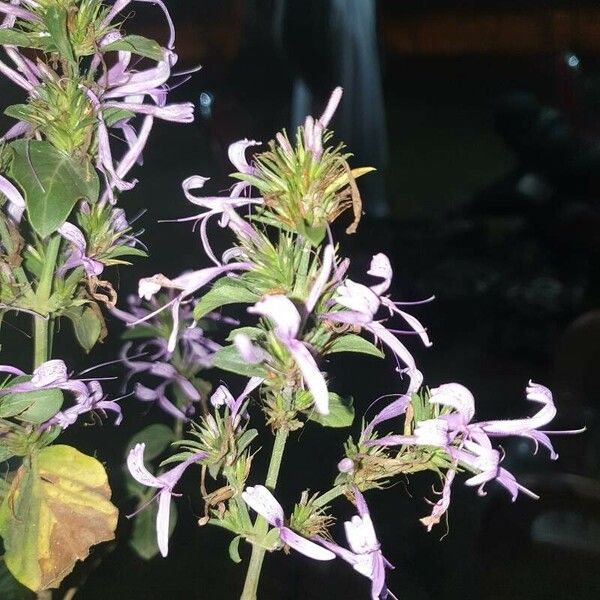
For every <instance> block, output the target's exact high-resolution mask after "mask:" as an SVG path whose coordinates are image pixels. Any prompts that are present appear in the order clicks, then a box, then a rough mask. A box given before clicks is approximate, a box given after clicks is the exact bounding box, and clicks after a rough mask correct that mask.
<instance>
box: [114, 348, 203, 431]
mask: <svg viewBox="0 0 600 600" xmlns="http://www.w3.org/2000/svg"><path fill="white" fill-rule="evenodd" d="M130 348H131V343H128V344H125V346H124V347H123V349H122V350H121V360H122V361H123V363H124V364H125V366H126V367H127V368H128V369H129V374H128V376H127V379H126V382H127V381H128V380H129V379H130V378H131V377H132V376H133V375H134V374H135V375H137V374H140V373H145V374H147V375H152V376H154V377H158V378H160V379H162V382H161V383H160V384H159V385H157V386H156V387H155V388H150V387H148V386H146V385H143V384H141V383H136V385H135V388H134V393H135V396H136V398H137V399H138V400H141V401H142V402H155V403H156V404H157V405H158V406H159V408H161V409H162V410H164V411H165V412H166V413H167V414H169V415H171V416H172V417H175V418H176V419H180V420H182V421H187V420H188V419H189V417H190V416H191V415H193V414H194V412H195V411H194V404H195V403H197V402H199V401H200V393H199V392H198V390H197V389H196V388H195V387H194V385H193V384H192V382H191V381H190V380H189V379H187V378H186V377H184V376H183V375H181V373H179V372H178V371H177V369H175V367H174V366H173V365H171V364H170V363H168V362H164V361H160V360H156V359H154V360H140V359H139V358H129V356H128V351H129V349H130ZM171 385H176V386H177V387H178V388H179V389H180V390H181V392H182V393H183V395H184V396H185V397H186V398H187V399H188V401H189V404H188V406H187V408H185V409H184V410H183V411H182V410H180V409H179V408H177V406H175V405H174V404H173V403H172V402H171V401H170V400H169V398H168V397H167V389H168V388H169V386H171Z"/></svg>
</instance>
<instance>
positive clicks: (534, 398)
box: [429, 381, 585, 460]
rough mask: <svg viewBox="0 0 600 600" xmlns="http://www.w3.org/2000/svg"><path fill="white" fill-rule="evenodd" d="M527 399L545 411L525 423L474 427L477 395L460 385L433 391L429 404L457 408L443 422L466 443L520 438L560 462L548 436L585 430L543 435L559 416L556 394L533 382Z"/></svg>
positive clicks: (500, 422)
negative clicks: (473, 420)
mask: <svg viewBox="0 0 600 600" xmlns="http://www.w3.org/2000/svg"><path fill="white" fill-rule="evenodd" d="M526 394H527V399H528V400H529V401H530V402H537V403H539V404H541V405H542V408H541V409H540V410H539V411H538V412H537V413H536V414H535V415H534V416H532V417H528V418H525V419H506V420H495V421H481V422H479V423H471V420H472V419H473V416H474V415H475V399H474V398H473V394H471V392H470V391H469V390H468V389H467V388H466V387H464V386H463V385H461V384H459V383H447V384H444V385H441V386H439V387H438V388H435V389H433V390H431V397H430V399H429V402H431V403H432V404H442V405H444V406H450V407H452V408H454V410H455V411H456V412H454V413H450V414H449V415H442V416H441V417H440V419H444V420H446V421H447V422H448V428H449V430H450V431H451V432H452V435H453V436H457V435H460V434H462V435H463V436H464V437H465V439H471V440H473V441H475V442H477V443H480V444H481V443H484V442H482V440H485V438H489V437H500V436H513V435H515V436H520V437H525V438H529V439H531V440H533V442H534V445H535V452H537V449H538V444H542V445H543V446H545V447H546V448H547V449H548V450H549V452H550V458H551V459H552V460H556V459H557V458H558V454H556V452H555V451H554V447H553V446H552V443H551V441H550V438H549V437H548V434H573V433H581V432H582V431H584V430H585V428H584V429H579V430H569V431H540V428H541V427H544V426H546V425H548V423H550V421H552V420H553V419H554V417H555V416H556V406H555V405H554V399H553V397H552V392H551V391H550V390H549V389H548V388H547V387H545V386H543V385H540V384H538V383H534V382H532V381H530V382H529V385H528V386H527V388H526Z"/></svg>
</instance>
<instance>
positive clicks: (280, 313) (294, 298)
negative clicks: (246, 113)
mask: <svg viewBox="0 0 600 600" xmlns="http://www.w3.org/2000/svg"><path fill="white" fill-rule="evenodd" d="M340 99H341V90H340V89H336V90H335V91H334V93H333V94H332V97H331V99H330V101H329V103H328V105H327V107H326V108H325V111H324V113H323V115H322V116H321V117H320V118H319V119H313V118H312V117H308V118H307V119H306V121H305V123H304V125H303V126H302V127H300V128H299V129H298V131H297V134H296V138H295V139H296V142H295V145H294V146H293V145H292V143H291V142H290V139H289V137H288V136H287V134H286V133H285V132H281V133H279V134H278V135H277V136H276V138H275V140H274V141H272V142H270V143H269V147H268V149H267V150H266V151H263V152H261V151H260V144H259V143H258V142H256V141H254V140H248V139H244V140H240V141H238V142H235V143H234V144H232V145H231V146H230V148H229V158H230V160H231V162H232V164H233V166H234V168H235V169H236V172H235V173H233V175H232V177H233V178H234V179H236V181H237V182H236V183H235V184H234V185H233V186H232V187H231V188H230V190H229V194H228V195H226V196H201V195H199V194H200V193H203V192H200V190H204V188H205V187H206V185H207V182H208V181H209V180H208V178H206V177H203V176H200V175H195V176H192V177H189V178H188V179H186V180H185V181H184V182H183V192H184V195H185V197H186V198H187V199H188V200H189V201H190V202H191V203H192V204H193V205H194V206H199V207H201V212H200V213H198V214H194V215H192V216H190V217H184V218H182V219H178V220H177V221H178V222H187V221H191V222H194V223H195V224H198V225H199V233H200V241H201V244H202V247H203V249H204V253H205V254H206V256H207V257H208V258H209V259H210V260H211V261H212V262H213V263H214V265H213V266H211V267H207V268H203V269H199V270H194V271H188V272H185V273H183V274H182V275H179V276H177V277H174V278H169V277H167V276H165V275H164V274H162V273H159V274H156V275H153V276H150V277H145V278H143V279H142V280H140V282H139V288H138V295H139V297H140V298H142V299H145V300H146V301H149V302H151V305H148V306H146V307H145V308H144V309H143V310H141V309H140V308H139V305H137V308H136V309H135V310H131V311H130V313H129V314H127V315H126V316H124V317H123V320H125V321H126V322H128V323H129V325H130V326H131V327H133V329H132V331H133V332H135V331H136V328H139V327H144V326H149V327H150V328H151V329H152V330H156V329H157V326H156V325H155V323H156V321H157V320H161V322H162V329H161V340H160V342H153V347H155V348H156V352H155V353H154V354H153V356H152V357H151V359H150V360H149V361H145V360H142V361H138V360H137V359H135V360H129V362H128V363H127V364H128V366H129V368H130V369H131V370H132V371H135V372H141V371H145V372H148V373H152V374H158V371H160V372H161V373H162V376H163V377H164V378H165V381H167V380H168V378H169V377H173V375H168V374H167V373H174V372H173V371H169V369H172V365H174V364H175V362H174V357H175V355H176V354H175V353H176V352H177V348H178V347H179V345H182V344H183V345H185V344H186V343H187V342H186V339H188V338H189V337H190V336H196V335H200V333H199V332H201V328H200V325H199V322H200V321H199V320H200V319H203V318H205V317H206V316H207V315H211V314H213V313H214V311H222V310H227V307H229V306H230V305H234V304H242V305H245V306H246V313H247V314H248V315H250V317H251V318H253V320H252V321H251V322H250V323H249V324H244V325H243V326H241V327H234V328H233V329H232V331H230V332H229V335H228V336H227V338H226V342H228V344H224V345H223V346H222V347H219V348H215V351H214V353H213V354H212V355H211V365H212V366H213V367H216V368H218V369H221V370H223V371H228V372H230V373H234V374H237V375H242V376H244V377H247V378H248V382H247V384H246V386H245V388H244V390H243V392H242V393H241V394H240V395H239V396H238V397H237V398H236V397H234V396H233V395H232V394H231V392H230V391H229V389H228V388H227V387H225V386H220V387H218V388H217V389H216V391H215V392H214V394H213V395H212V397H211V405H212V406H211V408H210V412H209V414H206V415H203V416H202V417H201V418H200V419H199V420H197V421H196V422H194V421H192V423H191V430H190V431H189V433H188V434H187V436H188V437H187V438H186V439H182V440H177V441H176V443H175V445H176V446H177V447H178V448H179V449H180V450H181V449H183V452H179V453H178V454H176V455H175V456H172V457H171V458H168V459H167V460H165V461H163V463H162V464H163V466H165V465H166V464H169V463H170V462H180V466H179V467H176V468H175V469H173V470H172V471H168V472H167V473H165V474H163V475H159V476H158V477H154V476H151V475H149V474H148V473H147V472H146V471H145V469H144V467H143V464H142V463H141V460H142V459H141V454H142V452H143V447H142V446H136V447H135V448H133V449H132V450H131V453H130V455H129V462H128V464H129V468H130V471H131V472H132V475H133V476H134V478H135V479H136V480H137V481H138V482H140V483H142V484H144V485H146V486H150V487H152V488H160V489H161V491H160V492H159V495H160V503H161V507H160V509H159V520H158V521H157V524H156V527H157V536H158V540H159V546H160V548H161V552H162V553H163V555H164V554H166V549H167V546H166V543H167V539H168V528H167V525H168V513H167V511H168V509H167V508H165V506H166V505H167V504H168V503H169V502H170V498H171V496H172V488H173V485H174V483H175V481H176V480H177V479H178V478H179V476H180V474H181V472H182V470H183V469H184V468H186V467H187V466H188V465H189V464H191V463H193V462H201V464H202V478H201V486H200V487H201V492H202V499H203V501H204V503H205V507H206V513H205V516H204V517H203V518H201V519H200V521H199V524H200V525H204V524H206V523H210V524H213V525H217V526H219V527H222V528H223V529H226V530H227V531H229V532H231V533H233V535H234V536H235V537H234V540H233V541H232V543H231V545H230V556H231V558H232V559H233V560H234V561H236V562H239V561H240V560H241V558H240V556H239V552H238V546H239V542H240V540H242V539H244V540H246V541H247V542H248V543H249V544H250V545H251V546H252V560H251V562H250V567H249V571H248V576H247V579H246V586H245V589H244V594H243V597H245V598H246V597H256V589H257V588H256V586H257V582H258V575H259V572H260V565H261V564H262V555H263V554H264V553H265V552H266V551H277V550H285V551H287V550H288V549H293V550H295V551H297V552H299V553H301V554H303V555H305V556H307V557H309V558H312V559H314V560H318V561H329V560H333V559H334V558H336V557H339V558H341V559H342V560H344V561H346V562H347V563H348V564H349V565H351V566H352V567H353V568H354V569H355V570H356V571H357V572H358V573H360V574H361V575H363V576H365V577H367V578H368V579H369V580H370V582H371V597H372V598H373V600H377V599H385V598H395V596H394V595H393V594H392V593H391V592H390V591H389V590H388V586H387V584H386V570H387V569H391V568H393V567H392V565H391V564H390V563H389V562H388V561H387V560H386V559H385V557H384V555H383V552H382V549H381V546H380V543H379V541H378V539H377V536H376V533H375V527H374V525H373V522H372V519H371V514H370V511H369V509H368V507H367V504H366V501H365V498H364V496H363V492H365V491H367V490H369V489H372V488H384V487H386V486H385V485H384V484H385V483H387V482H389V481H391V480H392V479H393V478H394V477H397V476H406V475H408V474H413V473H417V472H420V471H432V472H434V473H436V474H438V475H441V476H442V477H443V479H444V487H443V491H442V493H441V497H440V499H439V500H438V501H437V502H435V503H432V504H433V509H432V512H431V515H429V516H427V517H425V518H423V519H422V522H423V523H424V525H426V527H427V528H428V529H431V528H432V527H433V525H435V524H436V523H438V522H439V521H440V519H441V518H442V517H443V515H444V514H446V512H447V510H448V507H449V504H450V499H451V486H452V483H453V481H454V479H455V477H456V475H457V474H458V473H461V472H467V473H469V477H468V478H467V480H466V484H467V485H470V486H477V487H478V489H479V493H480V494H484V493H485V485H486V484H487V483H488V482H490V481H493V480H496V481H498V483H500V484H501V485H502V486H504V487H505V488H506V489H508V491H509V492H510V493H511V495H512V498H513V500H514V499H515V498H516V497H517V495H518V493H519V492H523V493H525V494H527V495H529V496H531V497H536V496H535V494H534V493H533V492H531V491H530V490H528V489H527V488H525V487H524V486H522V485H521V484H519V483H518V482H517V480H516V478H515V477H514V476H513V475H512V474H511V473H510V472H509V471H508V470H506V469H505V468H504V467H502V466H501V462H502V454H501V452H500V450H499V449H498V448H495V447H494V446H493V444H492V440H493V439H494V438H496V437H499V436H511V435H516V436H522V437H526V438H528V439H531V440H533V442H534V444H535V447H536V448H537V445H538V444H542V445H543V446H545V447H547V448H548V449H549V451H550V453H551V458H556V453H555V452H554V449H553V447H552V444H551V442H550V439H549V437H548V436H549V433H575V432H574V431H569V432H547V431H545V430H544V429H543V428H544V427H545V426H546V425H547V424H548V423H549V422H550V421H551V420H552V419H553V418H554V416H555V415H556V408H555V405H554V401H553V398H552V394H551V393H550V391H549V390H548V389H547V388H545V387H544V386H541V385H539V384H534V383H530V385H529V386H528V388H527V397H528V399H529V400H531V401H534V402H537V403H539V404H541V405H542V407H541V409H540V411H539V412H538V413H537V414H536V415H534V416H533V417H531V418H526V419H515V420H505V421H481V422H473V417H474V413H475V408H474V398H473V396H472V394H471V393H470V392H469V391H468V390H467V389H466V388H465V387H463V386H461V385H459V384H456V383H451V384H445V385H441V386H439V387H437V388H434V389H432V390H428V389H427V388H423V387H422V384H423V380H424V377H423V374H422V373H421V371H420V369H419V368H418V367H417V363H416V361H415V359H414V357H413V355H412V353H411V351H410V350H409V348H408V346H407V345H405V341H406V340H405V339H404V340H402V339H401V336H404V335H405V336H407V337H408V336H411V337H412V339H416V340H420V342H421V343H422V344H423V345H425V346H426V347H429V346H431V341H430V339H429V335H428V333H427V330H426V328H425V327H424V326H423V325H422V324H421V322H420V321H419V320H418V319H417V318H416V317H415V316H413V315H412V314H410V313H409V312H407V306H410V305H416V304H421V303H423V302H428V301H430V300H431V299H432V298H429V299H427V300H417V301H413V302H399V301H396V300H392V299H391V298H390V296H389V291H390V289H392V279H393V270H392V264H391V261H390V259H389V258H388V257H387V256H386V255H385V254H381V253H379V254H375V255H374V256H373V258H372V260H371V263H370V267H369V270H368V271H367V276H368V277H370V278H371V279H370V281H369V282H368V283H359V282H358V281H355V280H354V279H352V278H350V277H349V276H348V273H349V272H350V270H351V268H352V265H351V263H350V261H349V260H348V259H346V258H343V257H342V256H341V255H340V249H339V247H338V245H337V244H336V242H335V240H334V239H333V234H332V230H331V227H330V225H331V223H332V222H333V221H334V220H335V219H337V218H338V217H340V216H341V215H343V214H344V212H345V211H346V210H347V209H349V208H351V209H352V212H353V217H354V219H353V221H352V223H351V224H350V225H349V227H348V229H347V232H350V233H352V232H353V231H354V230H355V228H356V225H357V223H358V220H359V218H360V212H361V209H360V207H361V201H360V195H359V193H358V189H357V185H356V181H355V180H356V178H357V177H359V176H360V175H363V174H365V173H367V172H368V171H369V169H350V167H349V166H348V160H349V159H350V155H349V154H347V153H346V152H345V150H344V148H343V146H341V145H338V146H333V145H332V144H331V143H330V142H331V139H332V134H331V132H329V131H327V130H326V127H327V125H328V123H329V122H330V121H331V119H332V117H333V114H334V112H335V109H336V107H337V105H338V103H339V102H340ZM250 149H254V150H255V153H254V155H253V156H252V157H249V156H248V154H249V152H250ZM212 217H216V218H217V220H218V224H219V225H220V226H221V227H223V228H228V229H229V231H230V233H231V235H232V238H233V243H232V245H231V247H230V248H228V249H227V250H226V251H225V252H224V253H223V254H222V255H221V256H220V257H219V256H217V254H216V252H215V251H214V249H213V245H212V244H211V239H210V237H211V236H210V231H209V224H210V220H211V218H212ZM163 291H166V292H168V294H167V295H164V293H163V295H162V296H161V295H160V294H161V293H162V292H163ZM192 304H194V308H193V310H190V306H191V305H192ZM121 314H123V313H121ZM221 319H222V323H224V322H225V321H224V320H223V317H221ZM396 319H397V320H398V321H401V322H403V323H404V325H403V326H402V327H403V328H400V329H399V328H397V327H396V326H395V325H394V320H396ZM182 321H183V322H186V324H187V325H188V326H187V327H185V328H182V327H181V323H182ZM229 323H230V324H232V321H231V320H229ZM194 332H196V333H194ZM386 350H387V351H389V352H390V353H391V355H392V356H393V357H394V360H395V362H396V372H397V373H398V374H399V375H400V376H401V377H402V382H401V383H402V385H403V386H404V390H403V392H402V393H400V394H398V395H396V396H395V397H393V399H392V401H390V402H388V403H387V404H386V405H385V406H384V407H383V408H381V409H380V410H379V412H378V413H377V414H376V415H375V416H374V417H373V418H372V419H371V420H370V421H369V422H366V423H364V424H363V427H362V431H361V434H360V436H359V439H358V441H357V442H354V440H353V439H352V438H350V440H349V441H348V442H347V443H346V448H345V450H346V456H345V458H343V459H342V460H341V461H340V462H339V464H338V469H339V473H338V475H337V478H336V480H335V482H334V485H333V487H332V488H331V489H330V490H329V491H326V492H324V493H322V494H320V493H316V494H314V495H313V496H310V497H309V494H308V492H307V491H306V490H305V491H304V492H303V493H302V496H301V500H300V502H298V503H297V504H296V507H295V509H294V510H293V511H292V513H291V515H290V516H289V518H286V513H285V511H284V509H283V507H282V506H281V504H280V503H279V501H278V500H277V499H276V498H275V496H274V494H273V490H274V488H275V486H276V482H277V478H278V475H279V470H280V468H281V461H282V457H283V448H284V445H285V443H286V440H287V439H288V438H289V436H290V435H292V434H293V432H294V431H296V430H297V429H299V428H302V427H305V426H312V424H319V425H322V426H324V427H349V426H350V425H352V423H353V421H354V409H353V405H352V401H351V399H348V398H342V397H340V396H339V395H338V394H336V393H335V392H334V391H333V389H334V384H333V383H332V382H331V381H330V379H329V377H328V374H327V371H326V369H327V364H328V361H329V360H331V359H333V357H334V356H335V355H336V354H338V353H344V352H354V353H360V354H367V355H372V356H377V357H383V356H384V351H386ZM194 360H198V359H197V358H196V359H194ZM166 361H171V362H166ZM177 381H178V385H182V384H181V382H179V380H177ZM157 391H158V390H157ZM144 393H145V394H146V396H147V399H156V398H157V395H156V393H155V392H152V393H151V392H150V391H148V392H144ZM251 394H252V395H254V396H255V398H252V397H251ZM139 395H140V392H139V390H138V396H139ZM161 402H162V404H161V406H163V407H165V400H164V398H162V399H161V400H159V403H161ZM255 406H258V407H259V408H260V409H262V411H263V413H264V414H265V416H266V423H267V424H268V425H270V427H271V429H272V430H273V432H274V433H275V441H274V445H273V453H272V457H271V462H270V465H269V469H268V474H267V478H266V481H265V485H261V484H252V485H248V484H247V482H248V481H252V478H253V476H254V474H253V472H252V466H253V464H252V457H253V454H252V451H251V443H252V441H253V440H254V439H255V438H256V437H257V436H258V431H257V430H256V429H253V428H251V427H250V423H251V422H252V419H253V412H254V407H255ZM171 412H172V411H171ZM398 423H399V424H400V425H401V427H402V428H401V429H400V431H399V432H396V431H395V430H393V431H392V432H389V433H385V434H383V435H380V433H379V430H380V429H381V427H382V426H383V425H384V424H385V426H390V425H391V424H393V425H397V424H398ZM178 468H179V469H181V470H180V471H178V470H177V469H178ZM209 477H210V478H211V479H212V480H214V481H218V482H219V484H218V485H220V487H217V488H216V489H214V490H213V491H208V490H207V479H208V478H209ZM390 487H391V486H390ZM339 496H346V497H347V498H349V499H351V500H352V501H353V503H354V504H355V505H356V510H357V514H356V515H355V516H354V517H352V519H350V520H349V521H346V522H345V523H344V528H345V532H346V537H347V542H348V548H346V547H343V546H341V545H339V544H337V543H335V542H334V541H333V537H332V535H331V533H330V532H329V526H330V525H331V524H332V522H333V517H332V516H331V515H330V513H329V510H330V509H329V503H330V502H331V501H332V500H334V499H335V498H337V497H339ZM163 503H164V504H163ZM249 509H251V510H252V511H254V512H255V513H257V515H258V517H257V519H256V520H255V521H254V522H252V520H251V518H250V513H249ZM165 515H167V516H165Z"/></svg>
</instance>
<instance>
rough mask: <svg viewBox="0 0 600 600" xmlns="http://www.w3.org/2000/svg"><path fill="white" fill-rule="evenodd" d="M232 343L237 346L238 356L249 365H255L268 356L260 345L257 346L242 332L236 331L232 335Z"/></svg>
mask: <svg viewBox="0 0 600 600" xmlns="http://www.w3.org/2000/svg"><path fill="white" fill-rule="evenodd" d="M233 345H234V346H235V347H236V348H237V351H238V352H239V354H240V356H241V357H242V359H243V360H244V362H247V363H248V364H250V365H256V364H258V363H261V362H264V361H265V360H267V359H268V358H269V355H268V353H267V352H265V351H264V350H263V349H262V348H261V347H260V346H257V345H256V344H254V343H253V342H252V340H251V339H250V338H249V337H248V336H247V335H245V334H243V333H236V334H235V336H234V337H233Z"/></svg>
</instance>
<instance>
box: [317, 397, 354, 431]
mask: <svg viewBox="0 0 600 600" xmlns="http://www.w3.org/2000/svg"><path fill="white" fill-rule="evenodd" d="M309 420H311V421H315V423H319V424H320V425H323V427H350V425H352V423H353V421H354V403H353V401H352V398H347V399H346V398H342V397H341V396H338V394H334V393H331V392H330V394H329V414H328V415H320V414H319V413H317V412H315V411H313V412H311V414H310V416H309Z"/></svg>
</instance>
